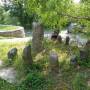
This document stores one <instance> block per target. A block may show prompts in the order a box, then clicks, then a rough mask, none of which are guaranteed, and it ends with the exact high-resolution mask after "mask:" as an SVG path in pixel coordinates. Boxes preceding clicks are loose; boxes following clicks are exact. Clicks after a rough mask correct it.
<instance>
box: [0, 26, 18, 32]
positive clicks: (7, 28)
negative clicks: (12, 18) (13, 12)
mask: <svg viewBox="0 0 90 90" xmlns="http://www.w3.org/2000/svg"><path fill="white" fill-rule="evenodd" d="M15 29H17V26H7V25H6V26H5V25H0V30H1V31H3V30H15Z"/></svg>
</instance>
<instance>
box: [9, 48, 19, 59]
mask: <svg viewBox="0 0 90 90" xmlns="http://www.w3.org/2000/svg"><path fill="white" fill-rule="evenodd" d="M17 51H18V50H17V48H12V49H11V50H9V52H8V54H7V55H8V59H11V60H12V59H14V58H15V57H16V55H17Z"/></svg>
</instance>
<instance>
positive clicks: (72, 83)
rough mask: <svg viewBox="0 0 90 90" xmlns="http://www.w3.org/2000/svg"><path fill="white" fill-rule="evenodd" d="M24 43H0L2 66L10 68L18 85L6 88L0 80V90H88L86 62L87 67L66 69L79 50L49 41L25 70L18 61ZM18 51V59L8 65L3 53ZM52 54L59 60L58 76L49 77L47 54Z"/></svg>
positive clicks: (89, 69)
mask: <svg viewBox="0 0 90 90" xmlns="http://www.w3.org/2000/svg"><path fill="white" fill-rule="evenodd" d="M25 45H26V43H24V42H23V43H19V42H18V43H7V44H6V43H0V47H1V48H0V52H1V53H0V59H1V60H3V61H4V63H5V66H12V67H14V68H15V69H16V70H17V71H18V77H17V78H18V79H19V80H20V82H19V83H18V84H9V83H7V82H6V81H4V80H1V79H0V90H90V87H89V86H88V81H89V80H90V67H88V66H90V59H89V63H87V64H86V65H84V64H83V63H81V64H80V68H78V66H75V67H74V66H72V65H70V57H71V55H77V56H79V48H78V47H77V46H75V45H70V46H66V45H64V43H62V44H59V43H57V42H53V41H50V40H44V46H45V49H44V51H43V52H41V53H39V54H38V55H37V56H36V57H34V55H33V53H32V55H33V60H34V64H33V65H32V66H30V67H29V66H27V65H25V64H24V62H23V60H22V50H23V48H24V47H25ZM13 47H17V48H18V56H17V57H16V58H15V60H14V61H13V62H12V63H10V62H9V60H8V59H7V52H8V50H9V49H10V48H13ZM51 51H54V52H56V53H57V54H58V57H59V66H60V67H59V74H58V75H52V74H51V72H50V70H49V53H50V52H51Z"/></svg>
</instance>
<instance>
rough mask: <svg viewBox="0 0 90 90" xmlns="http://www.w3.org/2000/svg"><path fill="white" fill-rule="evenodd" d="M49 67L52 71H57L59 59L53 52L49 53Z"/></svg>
mask: <svg viewBox="0 0 90 90" xmlns="http://www.w3.org/2000/svg"><path fill="white" fill-rule="evenodd" d="M49 58H50V69H51V72H52V73H58V72H59V61H58V55H57V54H56V53H54V52H51V53H50V56H49Z"/></svg>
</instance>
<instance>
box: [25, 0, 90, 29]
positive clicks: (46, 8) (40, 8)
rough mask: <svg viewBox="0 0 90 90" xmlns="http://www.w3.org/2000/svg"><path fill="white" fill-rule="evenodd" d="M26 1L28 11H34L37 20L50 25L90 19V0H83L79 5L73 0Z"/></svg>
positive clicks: (58, 25)
mask: <svg viewBox="0 0 90 90" xmlns="http://www.w3.org/2000/svg"><path fill="white" fill-rule="evenodd" d="M25 3H26V5H25V6H26V9H27V12H28V13H29V14H30V13H34V14H35V16H36V17H34V18H35V20H36V21H37V20H38V21H40V22H43V23H44V24H45V25H46V26H49V27H53V28H54V27H57V28H60V27H61V26H65V25H66V23H67V22H68V21H75V22H76V21H77V22H87V21H90V17H89V15H90V3H89V0H82V1H81V3H80V4H77V5H76V4H74V3H73V1H72V0H62V1H61V0H44V1H43V0H27V1H26V2H25Z"/></svg>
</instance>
